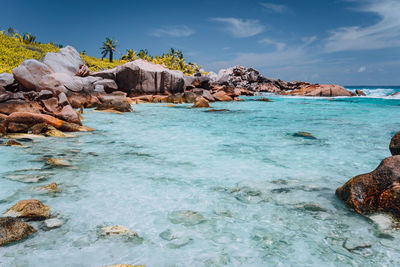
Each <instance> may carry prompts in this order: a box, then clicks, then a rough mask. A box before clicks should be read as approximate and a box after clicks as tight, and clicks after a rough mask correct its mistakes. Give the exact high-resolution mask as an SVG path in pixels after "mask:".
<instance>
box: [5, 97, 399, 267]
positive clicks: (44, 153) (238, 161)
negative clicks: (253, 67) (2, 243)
mask: <svg viewBox="0 0 400 267" xmlns="http://www.w3.org/2000/svg"><path fill="white" fill-rule="evenodd" d="M271 99H273V100H274V101H273V102H256V101H251V100H252V98H246V100H248V101H244V102H232V103H213V104H212V106H213V108H216V109H223V108H226V109H229V110H230V111H227V112H216V113H212V112H204V110H202V109H187V108H172V107H165V106H164V105H163V104H141V105H135V106H134V110H135V112H133V113H129V114H122V115H119V114H108V113H99V112H93V111H91V110H87V111H86V113H85V114H84V117H85V121H84V124H85V125H87V126H89V127H93V128H95V129H97V131H95V132H93V133H81V134H77V137H75V138H66V139H56V138H46V139H37V140H34V141H33V142H25V143H24V144H26V145H28V146H30V147H27V148H19V147H0V149H1V155H2V157H0V176H1V177H3V178H0V211H1V212H4V211H5V210H6V209H7V208H9V207H10V206H11V205H13V204H14V203H16V202H17V201H19V200H22V199H29V198H37V199H39V200H41V201H43V202H44V203H45V204H47V205H50V206H51V207H52V211H53V213H55V214H58V216H59V218H62V219H64V220H65V224H64V225H63V226H62V227H61V228H58V229H54V230H51V231H43V230H39V231H38V233H36V234H35V235H33V236H32V237H30V238H28V239H26V240H24V241H23V242H19V243H16V244H12V245H9V246H6V247H2V248H0V266H103V265H107V264H116V263H130V264H145V265H146V266H223V265H227V266H237V265H246V266H268V265H277V266H288V265H292V266H346V265H347V266H360V265H362V266H376V265H382V266H385V265H387V266H389V265H399V264H400V257H399V255H400V253H399V252H400V249H399V247H398V242H399V240H400V234H399V233H398V232H396V231H393V232H391V233H390V236H382V235H381V234H380V232H379V230H378V229H377V226H376V225H374V224H373V223H372V222H371V221H369V220H368V219H366V218H364V217H362V216H359V215H357V214H355V213H354V212H352V211H349V210H347V209H346V208H345V207H344V205H343V204H342V203H341V202H340V201H338V200H337V199H336V197H335V195H334V193H335V190H336V188H337V187H338V186H341V185H342V184H343V183H345V182H346V181H347V180H348V179H349V178H351V177H353V176H355V175H357V174H361V173H365V172H369V171H371V170H373V169H374V168H375V167H376V166H377V165H378V164H379V162H380V161H381V160H382V159H383V158H385V157H387V156H389V155H390V153H389V149H388V145H389V141H390V138H391V137H392V136H393V135H394V134H395V133H396V132H397V131H399V130H400V129H399V118H400V102H399V100H395V99H379V98H335V99H334V100H328V99H307V98H283V97H282V98H279V97H271ZM299 131H306V132H310V133H312V134H313V135H314V136H315V137H316V138H317V139H304V138H301V137H294V136H293V134H294V133H296V132H299ZM48 157H56V158H63V159H67V160H68V161H69V162H70V163H71V164H72V165H73V167H68V168H53V169H45V170H41V168H44V162H45V159H46V158H48ZM26 169H27V171H18V170H26ZM38 169H39V170H38ZM15 171H18V172H15ZM42 173H45V175H42V176H44V177H43V180H41V181H39V182H38V183H22V182H19V181H15V180H12V179H10V177H14V178H15V177H17V178H18V179H19V178H21V176H23V174H27V176H28V177H32V176H35V175H36V176H37V175H41V174H42ZM13 174H18V175H19V176H18V175H17V176H16V175H13ZM51 182H57V183H59V184H60V185H61V189H62V192H61V193H57V194H50V195H48V194H40V193H38V192H36V191H34V190H32V187H35V186H38V185H46V184H48V183H51ZM182 210H190V211H194V212H197V213H191V212H183V213H182V212H179V211H182ZM185 216H187V217H185ZM117 224H118V225H122V226H125V227H128V228H130V229H132V230H134V231H135V232H137V233H138V234H139V235H140V236H141V237H142V238H143V241H141V242H137V241H134V240H131V239H125V238H118V237H117V238H104V237H99V235H98V230H99V228H100V227H102V226H108V225H117ZM32 225H34V226H35V227H36V228H37V229H38V228H39V229H40V227H41V224H40V223H32ZM346 240H347V242H346V243H345V241H346ZM344 243H345V246H344ZM363 245H371V247H370V248H365V249H360V250H354V251H352V252H351V251H349V250H347V249H346V248H345V247H348V248H354V247H356V246H363Z"/></svg>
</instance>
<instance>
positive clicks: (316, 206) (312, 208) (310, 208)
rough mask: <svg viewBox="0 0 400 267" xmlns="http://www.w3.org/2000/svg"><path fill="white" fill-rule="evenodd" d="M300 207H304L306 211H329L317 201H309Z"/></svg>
mask: <svg viewBox="0 0 400 267" xmlns="http://www.w3.org/2000/svg"><path fill="white" fill-rule="evenodd" d="M298 209H303V210H306V211H314V212H326V211H327V210H326V209H325V208H324V207H322V206H320V205H319V204H317V203H307V204H304V205H300V206H298Z"/></svg>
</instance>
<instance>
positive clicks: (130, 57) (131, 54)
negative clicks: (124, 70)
mask: <svg viewBox="0 0 400 267" xmlns="http://www.w3.org/2000/svg"><path fill="white" fill-rule="evenodd" d="M135 59H137V56H136V51H133V50H132V49H129V50H127V51H126V55H123V56H122V57H121V60H126V61H133V60H135Z"/></svg>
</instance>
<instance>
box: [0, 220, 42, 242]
mask: <svg viewBox="0 0 400 267" xmlns="http://www.w3.org/2000/svg"><path fill="white" fill-rule="evenodd" d="M35 232H36V230H35V228H33V227H32V226H30V225H29V224H27V223H25V222H23V221H21V220H20V219H16V218H0V246H3V245H6V244H9V243H11V242H15V241H18V240H21V239H24V238H26V237H27V236H29V235H31V234H33V233H35Z"/></svg>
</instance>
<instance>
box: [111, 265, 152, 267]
mask: <svg viewBox="0 0 400 267" xmlns="http://www.w3.org/2000/svg"><path fill="white" fill-rule="evenodd" d="M104 267H146V266H145V265H131V264H114V265H107V266H104Z"/></svg>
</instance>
